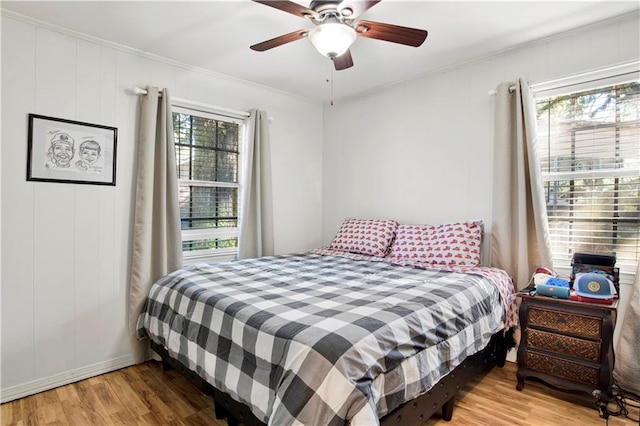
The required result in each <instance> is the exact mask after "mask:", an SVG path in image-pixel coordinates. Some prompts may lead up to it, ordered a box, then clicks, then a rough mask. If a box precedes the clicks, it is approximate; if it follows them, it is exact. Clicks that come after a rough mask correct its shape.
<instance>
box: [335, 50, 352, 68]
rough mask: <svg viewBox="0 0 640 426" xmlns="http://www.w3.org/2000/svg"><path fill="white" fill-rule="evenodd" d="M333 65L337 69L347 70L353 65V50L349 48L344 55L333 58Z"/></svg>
mask: <svg viewBox="0 0 640 426" xmlns="http://www.w3.org/2000/svg"><path fill="white" fill-rule="evenodd" d="M333 66H334V67H335V68H336V71H342V70H346V69H347V68H351V67H352V66H353V58H352V57H351V51H349V50H347V51H346V52H344V53H343V54H342V55H340V56H337V57H335V58H333Z"/></svg>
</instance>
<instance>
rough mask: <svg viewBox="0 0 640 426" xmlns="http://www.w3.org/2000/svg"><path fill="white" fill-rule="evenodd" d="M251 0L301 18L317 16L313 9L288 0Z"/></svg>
mask: <svg viewBox="0 0 640 426" xmlns="http://www.w3.org/2000/svg"><path fill="white" fill-rule="evenodd" d="M253 1H254V2H256V3H261V4H264V5H266V6H271V7H273V8H276V9H279V10H282V11H284V12H288V13H291V14H293V15H296V16H299V17H301V18H310V17H317V16H318V14H317V13H316V12H315V11H313V10H311V9H309V8H307V7H304V6H301V5H299V4H298V3H294V2H292V1H289V0H253Z"/></svg>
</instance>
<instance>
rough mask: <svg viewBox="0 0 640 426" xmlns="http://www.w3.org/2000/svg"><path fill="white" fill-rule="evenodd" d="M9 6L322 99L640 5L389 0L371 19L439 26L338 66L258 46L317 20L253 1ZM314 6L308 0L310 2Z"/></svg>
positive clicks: (366, 44) (291, 50) (300, 46)
mask: <svg viewBox="0 0 640 426" xmlns="http://www.w3.org/2000/svg"><path fill="white" fill-rule="evenodd" d="M1 4H2V9H5V10H8V11H11V12H15V13H18V14H21V15H25V16H28V17H30V18H34V19H37V20H40V21H45V22H47V23H50V24H54V25H56V26H60V27H64V28H66V29H70V30H73V31H77V32H80V33H84V34H88V35H90V36H92V37H97V38H99V39H104V40H108V41H110V42H114V43H117V44H121V45H124V46H128V47H132V48H135V49H138V50H141V51H144V52H148V53H152V54H155V55H159V56H162V57H165V58H169V59H172V60H174V61H178V62H180V63H184V64H187V65H191V66H195V67H199V68H204V69H208V70H211V71H214V72H216V73H220V74H225V75H229V76H233V77H235V78H239V79H242V80H247V81H251V82H255V83H259V84H262V85H265V86H269V87H272V88H276V89H279V90H283V91H285V92H289V93H294V94H297V95H299V96H303V97H306V98H311V99H316V100H319V101H321V102H324V101H327V99H328V98H329V97H330V90H331V88H330V84H329V83H328V82H327V81H328V79H330V78H331V77H332V74H333V78H334V89H333V90H334V97H335V98H346V97H350V96H354V95H357V94H360V93H364V92H367V91H370V90H373V89H376V88H378V87H381V86H385V85H387V84H391V83H394V82H398V81H402V80H405V79H408V78H411V77H415V76H418V75H422V74H425V73H428V72H430V71H433V70H437V69H442V68H445V67H449V66H452V65H455V64H458V63H463V62H466V61H470V60H473V59H475V58H479V57H483V56H486V55H489V54H492V53H496V52H499V51H501V50H504V49H508V48H510V47H513V46H516V45H519V44H522V43H526V42H528V41H531V40H535V39H538V38H542V37H547V36H551V35H553V34H557V33H560V32H564V31H567V30H570V29H573V28H577V27H580V26H584V25H588V24H590V23H593V22H597V21H600V20H604V19H607V18H611V17H615V16H619V15H622V14H625V13H629V12H631V11H637V10H638V9H639V8H640V2H638V1H637V0H633V1H607V0H601V1H596V0H589V1H575V0H574V1H454V0H449V1H401V0H383V1H382V2H381V3H379V4H377V5H376V6H375V7H373V8H371V9H369V10H368V11H366V12H365V13H364V14H363V15H361V17H362V19H367V20H371V21H378V22H385V23H391V24H396V25H402V26H408V27H415V28H422V29H426V30H428V31H429V36H428V37H427V40H426V42H425V43H424V44H423V45H422V46H421V47H418V48H414V47H407V46H403V45H399V44H395V43H388V42H383V41H379V40H373V39H365V38H358V39H357V40H356V42H355V44H354V45H353V46H352V47H351V52H352V56H353V61H354V63H355V66H354V67H352V68H349V69H347V70H343V71H332V70H333V66H332V63H331V61H330V60H329V59H326V58H324V57H322V56H321V55H320V54H319V53H317V52H316V51H315V49H314V48H313V46H312V45H311V43H309V41H308V40H306V39H302V40H298V41H295V42H292V43H289V44H286V45H283V46H279V47H277V48H274V49H271V50H268V51H266V52H254V51H253V50H250V49H249V46H250V45H252V44H256V43H258V42H261V41H264V40H267V39H270V38H273V37H276V36H279V35H281V34H285V33H289V32H292V31H295V30H298V29H303V28H309V27H311V26H312V25H313V24H311V22H310V21H307V20H306V19H303V18H299V17H297V16H295V15H292V14H289V13H285V12H282V11H280V10H277V9H274V8H272V7H268V6H265V5H262V4H258V3H254V2H251V1H249V0H232V1H127V2H124V1H122V2H114V1H2V3H1ZM300 4H303V5H304V6H308V3H307V2H306V1H305V2H304V3H303V2H300Z"/></svg>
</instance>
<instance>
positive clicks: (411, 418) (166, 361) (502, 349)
mask: <svg viewBox="0 0 640 426" xmlns="http://www.w3.org/2000/svg"><path fill="white" fill-rule="evenodd" d="M510 347H513V337H512V333H511V332H507V333H506V334H505V333H503V332H502V331H499V332H498V333H496V334H494V335H493V336H492V338H491V341H490V342H489V344H488V345H487V347H486V348H484V349H483V350H482V351H480V352H478V353H476V354H474V355H472V356H470V357H468V358H466V359H465V360H464V361H463V362H462V364H460V365H459V366H457V367H456V368H455V369H454V370H453V371H452V372H451V373H449V374H448V375H446V376H445V377H443V378H442V379H440V381H439V382H438V383H436V384H435V386H433V388H431V390H430V391H428V392H427V393H425V394H423V395H420V396H419V397H417V398H415V399H413V400H411V401H408V402H405V403H404V404H402V405H400V406H399V407H397V408H396V409H395V410H393V411H392V412H390V413H389V414H387V415H386V416H384V417H383V418H381V419H380V424H381V425H382V426H389V425H392V424H394V425H398V424H402V425H420V424H422V423H424V421H426V420H427V419H428V418H429V417H431V416H432V415H433V414H434V413H436V412H437V411H438V410H442V411H441V412H442V418H443V419H445V420H447V421H448V420H451V417H452V415H453V407H454V405H455V397H456V394H457V392H458V390H460V389H461V388H462V387H464V386H465V385H466V384H467V383H468V382H470V381H471V380H473V379H474V378H475V377H476V376H477V375H478V374H480V373H481V372H483V371H484V370H485V369H487V368H489V367H492V366H494V365H496V366H498V367H503V366H504V363H505V359H506V355H507V351H508V350H509V348H510ZM151 349H153V351H154V352H156V353H157V354H158V355H160V357H161V358H162V365H163V368H164V369H176V370H178V371H180V372H181V373H182V374H183V375H184V376H185V377H186V378H187V379H188V380H189V381H191V382H192V383H194V384H195V385H196V386H197V387H198V388H199V389H200V390H201V391H202V392H203V393H204V394H206V395H211V396H213V400H214V406H215V411H216V418H217V419H224V418H225V417H226V418H227V423H228V424H229V426H237V425H239V424H243V425H245V426H265V424H264V423H263V422H262V421H260V420H259V419H258V418H256V417H255V416H254V415H253V413H252V412H251V410H250V409H249V407H247V406H246V405H244V404H242V403H240V402H237V401H236V400H234V399H232V398H231V397H230V396H229V395H227V394H226V393H224V392H221V391H219V390H218V389H216V388H214V387H213V386H212V385H211V384H209V383H207V382H206V381H205V380H204V379H202V378H201V377H200V376H199V375H198V374H196V373H195V372H193V371H192V370H190V369H189V368H188V367H186V366H185V365H184V364H182V363H181V362H180V361H178V360H176V359H174V358H172V357H171V356H170V355H169V353H168V352H167V350H166V349H165V348H164V347H163V346H161V345H158V344H156V343H154V342H153V341H152V342H151Z"/></svg>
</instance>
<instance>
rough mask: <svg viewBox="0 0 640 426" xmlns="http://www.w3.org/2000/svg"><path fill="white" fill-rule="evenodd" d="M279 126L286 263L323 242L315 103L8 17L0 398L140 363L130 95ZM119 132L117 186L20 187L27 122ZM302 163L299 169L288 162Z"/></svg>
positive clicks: (276, 144) (280, 236)
mask: <svg viewBox="0 0 640 426" xmlns="http://www.w3.org/2000/svg"><path fill="white" fill-rule="evenodd" d="M146 85H156V86H159V87H167V88H169V89H170V91H171V95H172V96H173V97H179V98H183V99H189V100H192V101H196V102H205V103H209V104H213V105H216V106H222V107H226V108H232V109H236V110H248V109H250V108H260V109H263V110H266V111H267V112H268V114H269V115H270V116H271V117H273V123H272V124H271V128H270V130H271V141H272V149H273V152H272V161H273V186H274V210H275V211H274V216H275V220H274V227H275V245H276V251H277V252H278V253H284V252H294V251H304V250H308V249H310V248H312V247H315V246H318V245H319V244H320V241H321V197H322V190H321V186H322V166H321V164H322V133H321V132H309V131H308V129H311V128H317V127H318V122H319V121H321V120H322V107H321V105H320V104H319V103H316V102H312V101H308V100H305V99H301V98H298V97H295V96H291V95H287V94H284V93H281V92H277V91H274V90H270V89H267V88H264V87H261V86H257V85H253V84H249V83H245V82H242V81H238V80H235V79H231V78H226V77H223V76H218V75H214V74H211V73H206V72H204V71H199V70H194V69H188V68H184V67H180V66H177V65H174V64H169V63H168V62H166V61H160V60H155V59H153V58H150V57H148V56H145V55H142V54H140V53H137V52H133V51H130V50H126V49H120V48H114V47H113V46H107V45H104V44H98V43H96V42H93V41H89V40H88V39H82V38H77V37H75V36H72V35H68V34H63V33H60V32H56V31H53V30H51V29H47V28H44V27H41V26H36V25H34V24H32V23H30V22H22V21H18V20H16V19H13V18H11V17H8V16H6V15H3V16H2V124H3V126H2V144H1V149H2V155H1V157H0V158H1V159H2V163H1V165H2V178H1V182H2V187H1V188H2V189H1V191H2V192H1V199H2V251H1V256H2V274H1V276H2V287H1V289H2V315H1V319H2V329H1V332H2V334H1V336H2V341H1V342H2V345H1V346H2V352H1V360H2V370H1V380H2V383H1V386H2V389H1V393H2V400H3V401H5V400H8V399H13V398H15V397H19V396H22V395H25V394H29V393H32V392H34V391H38V390H42V389H46V388H50V387H54V386H56V385H59V384H62V383H66V382H69V381H74V380H77V379H78V378H82V377H86V376H91V375H95V374H96V373H100V372H103V371H106V370H109V369H114V368H118V367H122V366H125V365H128V364H129V363H131V362H132V358H131V351H130V345H129V340H128V334H127V327H126V324H127V315H126V312H127V310H126V305H127V297H128V293H127V286H128V283H129V257H130V250H131V248H130V247H131V229H132V206H133V198H134V196H135V195H134V192H135V191H134V188H135V185H134V178H135V168H136V127H137V117H138V115H139V111H138V110H139V99H138V98H137V97H135V96H132V95H130V94H128V93H127V91H128V90H130V89H132V88H133V87H135V86H140V87H144V86H146ZM28 113H36V114H42V115H48V116H54V117H60V118H65V119H72V120H78V121H84V122H90V123H98V124H103V125H108V126H115V127H117V128H118V152H117V181H116V183H117V185H116V186H115V187H111V186H108V187H104V186H95V185H73V184H60V183H41V182H37V183H36V182H27V181H26V159H27V115H28ZM291 158H295V159H296V161H291Z"/></svg>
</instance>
